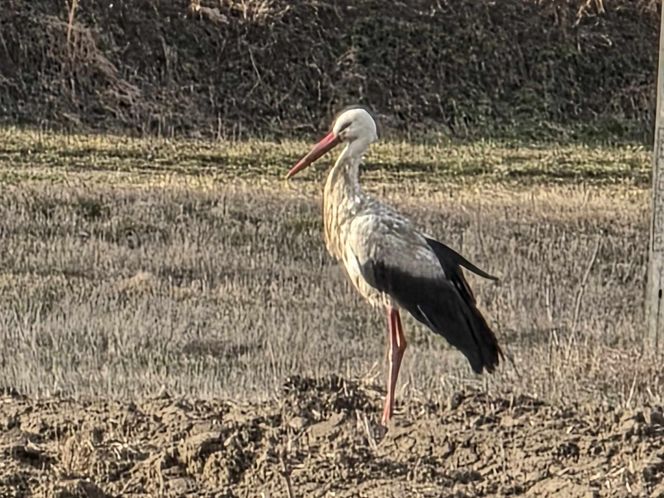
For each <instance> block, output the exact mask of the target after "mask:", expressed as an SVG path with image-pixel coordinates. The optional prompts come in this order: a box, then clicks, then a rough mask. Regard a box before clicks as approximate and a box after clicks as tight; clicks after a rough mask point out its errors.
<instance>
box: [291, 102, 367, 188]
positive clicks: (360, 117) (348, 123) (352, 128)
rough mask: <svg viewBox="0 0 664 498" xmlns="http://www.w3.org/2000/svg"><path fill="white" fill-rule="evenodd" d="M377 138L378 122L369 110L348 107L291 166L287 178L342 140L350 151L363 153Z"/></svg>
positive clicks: (359, 107)
mask: <svg viewBox="0 0 664 498" xmlns="http://www.w3.org/2000/svg"><path fill="white" fill-rule="evenodd" d="M377 139H378V130H377V128H376V122H375V121H374V119H373V117H371V114H369V111H367V110H366V109H365V108H364V107H361V106H354V107H347V108H346V109H344V110H343V111H341V112H340V113H339V114H338V115H337V117H336V119H335V120H334V122H333V123H332V130H331V131H330V132H329V133H328V134H327V135H325V136H324V137H323V138H322V139H321V140H320V141H319V142H318V143H317V144H316V145H315V146H314V148H313V149H311V151H310V152H309V153H308V154H307V155H306V156H304V157H303V158H302V159H300V160H299V161H298V163H297V164H296V165H295V166H293V167H292V168H291V170H290V171H289V172H288V174H287V175H286V178H287V179H288V178H290V177H292V176H294V175H295V174H296V173H298V172H299V171H302V170H303V169H304V168H306V167H307V166H309V165H310V164H312V163H313V162H314V161H315V160H316V159H319V158H320V157H322V156H323V155H324V154H325V153H326V152H328V151H330V150H331V149H333V148H334V147H335V146H337V145H338V144H340V143H341V142H346V144H348V148H349V151H351V152H355V153H357V154H360V155H361V154H362V153H364V151H365V150H366V149H367V147H368V146H369V144H370V143H372V142H375V141H376V140H377Z"/></svg>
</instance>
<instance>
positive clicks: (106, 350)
mask: <svg viewBox="0 0 664 498" xmlns="http://www.w3.org/2000/svg"><path fill="white" fill-rule="evenodd" d="M4 138H5V140H4V142H3V143H4V144H5V145H4V149H3V152H2V161H3V167H2V172H3V175H4V179H3V183H4V187H3V189H2V192H1V193H0V201H1V202H0V220H1V221H0V236H1V237H2V241H3V248H4V250H3V251H2V254H1V255H0V267H1V268H2V273H1V274H0V288H2V292H1V293H0V296H2V297H0V300H1V302H2V306H1V307H0V330H1V331H2V332H1V333H2V334H4V335H3V336H2V337H1V339H2V342H3V344H4V345H5V346H4V348H3V350H2V355H3V361H2V362H1V363H0V374H1V375H0V378H2V379H3V382H4V383H6V385H7V386H8V387H11V388H15V389H17V390H18V391H19V392H21V393H26V394H31V395H47V394H53V393H56V392H63V393H67V394H71V395H77V396H78V395H98V394H100V393H104V394H105V395H110V396H112V397H116V398H126V397H127V396H130V397H135V396H140V395H141V394H147V393H154V392H158V391H159V390H160V389H163V388H165V389H167V390H168V391H169V392H171V393H173V394H185V393H188V394H195V395H197V396H202V397H209V396H215V397H216V396H220V395H223V396H241V397H242V398H247V397H250V398H253V397H258V398H265V397H269V396H270V393H271V392H272V391H273V390H274V389H276V388H277V387H278V386H279V385H281V382H282V381H283V379H284V378H285V377H286V376H288V375H291V374H294V373H301V374H306V375H312V376H318V375H323V374H328V373H339V374H343V375H349V376H357V375H360V376H365V375H375V376H376V377H378V376H379V375H380V374H381V368H380V365H382V363H381V359H382V354H383V348H384V344H383V339H384V338H383V334H382V331H383V327H384V324H383V317H382V315H381V314H378V313H373V312H372V311H371V310H370V309H368V308H366V306H365V305H364V304H363V303H362V302H361V301H360V300H359V299H357V298H356V296H355V295H354V294H353V292H352V290H351V289H350V287H349V284H348V283H347V282H346V281H345V279H344V277H343V275H342V273H341V271H340V270H339V268H338V267H337V265H336V264H334V263H333V262H332V261H331V260H330V258H329V257H328V255H327V253H326V251H325V248H324V244H323V243H322V240H321V237H322V236H321V221H320V212H319V211H320V207H319V206H320V201H319V196H320V176H321V175H322V173H323V172H322V171H321V170H320V169H319V170H318V171H312V172H311V173H310V174H309V175H305V176H304V177H303V178H302V179H299V180H297V181H295V182H291V183H289V184H286V183H285V182H283V181H282V180H281V178H283V174H284V171H285V170H286V167H287V166H288V164H291V163H292V162H293V160H294V159H295V157H296V155H297V144H292V143H284V144H282V145H280V146H277V145H273V146H271V147H267V146H265V145H261V144H259V143H244V144H236V145H234V144H230V143H221V144H218V145H214V144H210V143H207V144H205V143H200V144H199V143H196V142H168V141H162V142H161V143H156V142H153V141H149V140H146V141H131V140H130V141H128V140H127V139H124V138H117V139H113V138H100V137H94V136H92V137H82V136H78V137H77V136H70V137H68V138H67V137H64V138H63V137H60V138H59V137H58V136H57V135H49V134H30V133H24V132H16V131H11V130H5V132H4ZM438 147H439V150H440V152H437V151H436V150H435V149H432V148H426V147H418V146H407V145H405V144H398V143H391V144H390V143H388V144H385V145H383V146H379V147H377V149H376V152H375V154H372V155H371V157H370V159H369V161H368V164H367V168H366V170H367V171H366V174H365V182H366V184H367V187H368V188H369V189H372V190H373V191H375V192H376V193H378V194H379V195H381V196H384V197H386V198H388V199H390V200H391V201H392V202H393V203H394V204H396V205H397V206H399V207H400V208H401V209H404V210H407V212H409V213H410V214H411V215H412V217H414V218H415V219H416V220H417V221H418V222H419V223H420V224H421V226H423V227H424V228H425V229H426V230H427V231H429V233H432V234H436V235H437V236H439V237H441V238H442V239H443V240H445V241H446V242H448V243H449V244H451V245H452V246H453V247H455V248H457V249H459V250H461V251H463V252H464V253H465V254H467V255H468V257H469V258H470V259H471V260H473V261H475V262H476V263H477V264H478V265H479V266H481V267H483V268H487V269H488V270H490V271H491V272H492V273H494V274H497V275H498V276H500V278H501V282H500V283H499V284H497V285H494V284H487V283H485V282H477V283H476V285H478V286H479V287H478V293H479V296H480V300H481V306H482V308H483V309H485V310H486V314H487V316H489V317H491V320H492V322H493V323H494V325H495V327H496V329H497V330H498V331H499V335H500V337H501V340H502V341H503V342H504V343H505V344H506V346H507V349H508V351H509V352H510V353H511V354H512V355H513V357H514V360H515V362H516V364H517V366H518V368H519V370H520V372H521V376H520V377H519V376H517V373H516V372H515V370H514V369H512V368H509V367H506V368H504V369H503V370H502V371H501V373H500V374H498V375H496V376H493V377H473V376H471V375H469V371H468V369H467V366H466V365H465V363H464V362H463V361H462V360H461V359H460V357H459V355H457V354H455V353H453V352H450V351H448V350H447V348H446V346H445V345H444V344H443V343H442V341H440V340H438V339H437V338H435V337H432V336H430V335H429V334H428V333H427V332H425V331H424V330H422V329H421V328H420V327H418V326H416V325H415V324H414V323H412V322H409V323H408V324H407V327H408V329H407V330H408V334H409V337H410V338H411V344H413V348H412V349H411V350H410V351H409V354H408V357H407V358H406V364H405V372H404V384H403V385H404V389H405V392H406V393H407V394H412V395H420V394H418V393H426V396H427V397H428V398H433V399H436V397H437V396H439V395H442V396H445V395H446V393H449V392H450V391H451V390H454V389H459V388H460V387H461V386H475V387H477V388H481V389H490V390H491V391H500V392H512V391H513V389H515V388H518V389H520V390H521V391H522V392H525V393H528V394H529V395H532V396H535V397H538V398H542V399H545V400H548V401H552V402H568V401H572V400H576V401H578V400H582V399H602V400H604V401H605V402H607V403H611V404H615V405H619V406H626V407H629V406H632V405H635V404H642V403H645V402H648V403H659V402H661V394H660V393H661V381H662V376H661V373H660V372H659V368H658V366H657V363H656V360H655V359H653V358H651V357H650V356H649V355H647V354H645V353H647V351H645V352H643V351H641V349H640V344H641V338H642V334H643V318H642V316H643V310H642V305H643V285H644V278H645V260H646V247H647V198H648V197H647V194H646V191H645V189H644V188H643V187H642V185H643V184H644V183H645V182H646V178H647V171H648V167H649V165H648V162H647V154H645V152H644V151H643V150H641V149H638V148H633V147H620V148H589V147H567V148H559V149H546V148H539V147H509V146H504V145H502V146H501V145H495V144H494V145H492V144H489V143H485V144H483V145H482V144H476V145H474V146H471V145H454V144H449V145H447V146H445V145H441V144H439V145H438ZM300 149H301V150H304V146H302V147H300ZM391 158H392V159H391ZM437 158H442V159H441V160H438V159H437ZM390 163H392V164H395V163H396V164H398V169H396V168H394V167H393V166H392V167H389V166H387V165H388V164H390ZM436 164H437V165H438V167H436ZM384 166H385V167H384ZM526 187H527V188H526ZM323 351H324V352H325V354H321V353H322V352H323ZM25 365H30V366H31V368H29V369H26V368H25Z"/></svg>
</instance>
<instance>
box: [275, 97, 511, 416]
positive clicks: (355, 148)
mask: <svg viewBox="0 0 664 498" xmlns="http://www.w3.org/2000/svg"><path fill="white" fill-rule="evenodd" d="M377 139H378V134H377V130H376V123H375V121H374V119H373V118H372V117H371V114H370V113H369V112H368V111H367V110H366V109H365V108H363V107H358V106H356V107H351V108H347V109H345V110H344V111H342V112H341V113H340V114H339V115H338V116H337V118H336V119H335V120H334V123H333V125H332V131H330V133H328V134H327V135H326V136H325V137H324V138H323V139H322V140H321V141H320V142H319V143H318V144H316V145H315V146H314V148H313V149H312V150H311V151H310V152H309V153H308V154H307V155H306V156H305V157H303V158H302V159H301V160H300V161H299V162H298V163H297V164H296V165H295V166H294V167H293V168H292V169H291V170H290V171H289V172H288V174H287V175H286V178H291V177H292V176H293V175H295V174H296V173H298V172H299V171H301V170H303V169H304V168H306V167H307V166H309V165H310V164H311V163H313V162H314V161H315V160H316V159H318V158H320V157H321V156H323V154H325V153H326V152H327V151H329V150H330V149H332V148H333V147H334V146H336V145H338V144H339V143H345V145H346V146H345V148H344V150H343V152H342V153H341V155H340V156H339V159H337V162H336V163H335V165H334V167H333V168H332V169H331V170H330V172H329V174H328V175H327V181H326V182H325V190H324V194H323V195H324V197H323V216H324V221H325V241H326V245H327V249H328V251H329V252H330V254H331V255H332V256H333V257H335V258H336V259H337V260H341V261H342V262H343V264H344V267H345V268H346V272H347V273H348V276H349V278H350V280H351V282H352V283H353V285H354V286H355V288H356V289H357V290H358V292H359V293H360V294H361V295H362V296H363V297H364V298H366V299H367V300H368V301H369V302H370V303H371V304H372V305H374V306H384V307H385V308H386V309H387V316H388V327H389V348H390V375H389V378H388V382H387V396H386V398H385V407H384V409H383V417H382V424H383V425H384V426H387V424H388V423H389V421H390V418H391V417H392V414H393V412H394V391H395V387H396V383H397V377H398V375H399V367H400V365H401V359H402V357H403V354H404V351H405V349H406V339H405V337H404V334H403V328H402V325H401V317H400V315H399V310H401V309H404V310H406V311H408V312H409V313H410V314H411V315H412V316H413V317H415V319H417V320H418V321H420V322H422V323H423V324H424V325H426V326H427V327H429V328H430V329H431V330H432V331H434V332H435V333H437V334H440V335H442V336H443V337H444V338H445V339H446V340H447V341H448V342H449V343H450V344H451V345H452V346H454V347H456V348H457V349H459V350H460V351H461V352H462V353H463V354H464V355H465V356H466V358H467V359H468V361H469V362H470V366H471V367H472V369H473V370H474V371H475V372H476V373H481V372H482V370H487V371H488V372H493V370H494V369H495V367H496V365H498V363H499V361H500V359H501V358H502V356H503V353H502V351H501V349H500V346H499V345H498V341H497V340H496V336H495V335H494V333H493V331H492V330H491V329H490V328H489V326H488V325H487V323H486V321H485V320H484V317H483V316H482V314H481V313H480V311H479V310H478V309H477V306H476V303H475V298H474V296H473V293H472V291H471V289H470V287H469V286H468V283H467V282H466V280H465V278H464V276H463V272H462V270H461V266H463V267H465V268H467V269H468V270H471V271H472V272H474V273H476V274H478V275H480V276H482V277H485V278H489V279H492V280H496V278H495V277H492V276H491V275H489V274H487V273H486V272H484V271H482V270H480V269H479V268H477V267H476V266H474V265H473V264H472V263H470V262H468V261H467V260H466V259H465V258H464V257H463V256H461V255H460V254H458V253H456V252H455V251H453V250H452V249H450V248H449V247H447V246H445V245H444V244H442V243H440V242H438V241H437V240H434V239H433V238H431V237H429V236H427V235H425V234H423V233H422V232H420V231H418V230H417V229H416V228H415V226H414V225H413V223H411V221H410V220H408V219H407V218H405V217H404V216H402V215H401V214H399V213H398V212H396V211H395V210H394V209H392V208H391V207H389V206H386V205H385V204H383V203H381V202H379V201H378V200H376V199H374V198H372V197H371V196H369V195H367V194H366V193H364V192H363V191H362V188H361V187H360V183H359V179H358V174H359V167H360V164H361V162H362V159H363V156H364V154H365V152H366V151H367V149H368V148H369V145H370V144H371V143H372V142H374V141H376V140H377Z"/></svg>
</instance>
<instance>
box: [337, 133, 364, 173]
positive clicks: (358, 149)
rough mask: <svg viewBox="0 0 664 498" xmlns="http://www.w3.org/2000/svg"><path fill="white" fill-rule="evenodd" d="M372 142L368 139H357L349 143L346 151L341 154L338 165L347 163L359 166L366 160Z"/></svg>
mask: <svg viewBox="0 0 664 498" xmlns="http://www.w3.org/2000/svg"><path fill="white" fill-rule="evenodd" d="M369 145H371V141H370V140H369V139H368V138H357V139H355V140H353V141H352V142H348V144H347V145H346V147H345V148H344V150H343V151H342V152H341V155H340V156H339V159H337V164H341V163H342V162H347V163H349V164H352V165H354V166H356V167H357V166H359V165H360V163H361V162H362V159H363V158H364V154H365V153H366V152H367V150H368V149H369Z"/></svg>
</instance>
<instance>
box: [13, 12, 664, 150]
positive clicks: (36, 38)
mask: <svg viewBox="0 0 664 498" xmlns="http://www.w3.org/2000/svg"><path fill="white" fill-rule="evenodd" d="M658 19H659V18H658V14H657V8H656V2H654V1H652V0H648V1H642V0H640V1H634V0H614V1H612V2H597V1H588V0H573V1H568V0H556V1H546V2H542V1H539V0H527V1H524V0H501V1H500V2H485V3H483V4H482V7H481V8H478V7H477V2H475V1H474V0H463V1H455V2H440V1H433V0H420V1H418V2H416V3H415V4H412V3H409V2H401V3H397V4H395V5H394V6H392V8H391V9H390V11H389V12H388V11H385V9H384V8H383V3H382V2H380V1H376V0H362V1H360V2H358V1H349V0H337V1H334V2H311V1H309V2H295V3H293V2H289V1H286V0H241V1H240V0H232V1H217V0H196V1H192V2H187V1H186V0H183V1H178V2H160V1H156V0H133V1H128V0H116V1H113V2H108V1H106V0H87V1H86V2H78V1H77V0H70V1H68V2H63V1H59V2H55V1H52V2H24V1H19V0H9V1H8V3H7V4H6V5H5V6H4V7H3V9H2V10H0V111H1V112H0V117H1V118H0V119H3V120H4V122H5V123H11V124H15V123H28V124H30V125H37V126H45V127H55V128H62V127H66V128H70V129H85V128H87V129H90V128H92V129H96V130H104V131H122V132H125V133H127V132H129V133H141V134H145V133H147V134H158V135H165V136H172V135H178V136H182V135H183V134H188V135H190V136H194V137H195V136H205V137H224V138H238V137H247V136H257V135H260V136H265V135H266V134H269V135H282V136H283V135H291V134H293V133H297V132H298V130H301V129H302V128H307V129H312V127H317V126H319V125H324V124H326V123H327V122H329V117H330V114H331V113H332V112H333V110H334V109H338V108H340V107H342V106H344V105H346V104H348V103H349V102H361V103H365V104H368V105H370V106H372V107H373V108H374V109H375V110H376V111H378V112H381V113H384V114H383V115H382V116H381V117H382V121H383V122H384V124H385V127H386V128H387V129H388V130H398V131H400V132H418V131H421V130H429V128H431V127H434V128H435V129H436V130H437V131H440V132H443V133H445V134H452V135H456V136H496V135H505V134H508V135H511V136H520V137H524V136H528V137H531V138H532V137H552V136H553V137H561V136H563V135H565V136H567V137H571V138H574V137H575V136H577V135H578V133H580V132H581V133H583V135H584V136H588V135H589V134H592V135H594V136H596V137H602V138H603V139H606V137H607V136H610V137H613V139H614V140H623V139H626V138H629V139H633V138H635V137H636V138H640V139H642V138H644V137H646V136H650V134H651V128H652V121H653V113H652V109H653V108H654V98H655V81H654V75H655V74H656V54H657V33H658V26H659V22H658ZM635 33H638V36H635V35H634V34H635ZM415 135H416V133H415ZM415 135H414V136H415Z"/></svg>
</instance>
